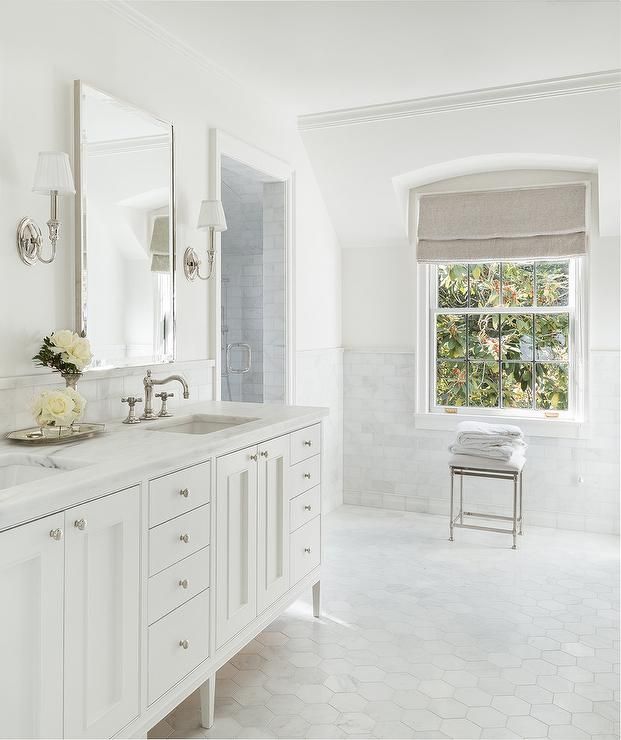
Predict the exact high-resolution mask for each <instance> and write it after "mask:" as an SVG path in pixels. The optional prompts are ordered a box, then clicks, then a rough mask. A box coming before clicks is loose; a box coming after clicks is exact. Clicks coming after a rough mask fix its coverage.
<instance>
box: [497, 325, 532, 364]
mask: <svg viewBox="0 0 621 740" xmlns="http://www.w3.org/2000/svg"><path fill="white" fill-rule="evenodd" d="M502 359H503V360H532V359H533V317H532V315H528V314H505V315H504V316H503V317H502Z"/></svg>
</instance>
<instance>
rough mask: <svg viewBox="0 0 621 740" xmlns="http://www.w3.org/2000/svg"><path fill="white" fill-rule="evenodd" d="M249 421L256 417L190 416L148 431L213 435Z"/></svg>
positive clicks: (162, 422) (161, 423) (170, 420)
mask: <svg viewBox="0 0 621 740" xmlns="http://www.w3.org/2000/svg"><path fill="white" fill-rule="evenodd" d="M251 421H257V419H256V417H255V418H251V417H247V416H218V415H215V414H192V415H191V416H182V417H180V418H178V419H174V418H173V419H168V420H166V421H160V422H158V423H157V425H155V426H152V427H150V429H151V431H153V432H172V433H173V434H213V433H214V432H221V431H222V430H223V429H229V428H230V427H237V426H240V425H241V424H248V423H250V422H251Z"/></svg>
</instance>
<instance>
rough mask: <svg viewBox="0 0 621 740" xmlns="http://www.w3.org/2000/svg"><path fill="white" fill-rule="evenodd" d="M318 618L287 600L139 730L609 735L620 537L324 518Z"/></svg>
mask: <svg viewBox="0 0 621 740" xmlns="http://www.w3.org/2000/svg"><path fill="white" fill-rule="evenodd" d="M324 540H325V549H324V574H323V580H322V591H323V594H322V595H323V617H322V618H321V619H319V620H315V619H313V617H312V614H311V608H310V594H309V601H298V602H296V603H295V604H294V605H293V606H292V607H291V608H290V609H289V610H288V611H287V613H286V614H285V615H283V617H282V618H280V619H278V620H277V621H276V622H274V623H273V624H272V625H270V627H269V628H268V629H267V630H266V631H265V632H263V633H262V634H261V635H259V636H258V637H257V639H256V640H253V641H252V642H251V643H250V644H249V645H248V646H247V647H246V648H245V649H244V650H243V651H242V652H241V653H239V654H238V655H237V656H236V657H235V658H233V659H232V660H231V661H230V663H228V664H227V665H226V666H224V667H223V668H222V669H221V670H220V671H219V672H218V681H217V690H216V697H217V698H216V720H215V724H214V726H213V728H211V729H210V730H203V729H201V728H200V724H199V703H198V696H197V695H196V694H194V695H192V696H190V697H189V698H188V699H187V700H186V701H185V702H183V703H182V704H181V705H180V706H179V707H177V709H175V710H174V711H173V712H172V713H171V714H170V715H169V716H168V717H167V718H166V719H165V720H163V721H162V722H160V723H159V724H158V725H157V726H156V727H154V728H153V730H152V731H151V732H150V733H149V737H150V738H163V737H172V738H195V737H197V738H200V737H205V738H264V737H281V738H429V739H431V738H456V739H462V738H493V739H494V740H502V738H529V739H534V738H550V740H587V738H592V740H608V739H609V738H610V739H611V740H612V738H618V737H619V630H618V628H619V539H618V538H617V537H614V536H610V535H598V534H586V533H578V532H569V531H560V530H552V529H543V528H534V527H533V528H531V529H528V528H526V529H525V535H524V537H523V538H520V541H519V543H518V547H519V549H518V550H517V551H513V550H511V549H510V544H511V542H510V537H509V536H505V535H499V534H492V533H487V532H474V531H464V530H457V531H456V541H455V542H454V543H449V542H448V541H447V519H446V518H444V517H440V516H433V515H428V514H412V513H405V512H391V511H388V510H378V509H366V508H359V507H353V506H343V507H341V508H340V509H338V510H336V511H335V512H333V513H331V514H330V515H329V516H327V517H326V518H325V526H324Z"/></svg>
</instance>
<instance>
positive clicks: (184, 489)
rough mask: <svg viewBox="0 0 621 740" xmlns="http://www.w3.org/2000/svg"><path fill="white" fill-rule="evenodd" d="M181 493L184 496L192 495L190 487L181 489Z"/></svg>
mask: <svg viewBox="0 0 621 740" xmlns="http://www.w3.org/2000/svg"><path fill="white" fill-rule="evenodd" d="M179 495H180V496H183V498H187V497H188V496H189V495H190V490H189V489H188V488H182V489H181V490H180V491H179Z"/></svg>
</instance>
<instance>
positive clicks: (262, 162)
mask: <svg viewBox="0 0 621 740" xmlns="http://www.w3.org/2000/svg"><path fill="white" fill-rule="evenodd" d="M209 137H210V138H209V143H210V147H209V149H210V156H209V158H210V162H211V166H210V167H209V192H210V193H211V197H213V198H217V199H218V200H221V197H222V194H221V182H222V157H223V156H226V157H230V158H231V159H234V160H236V161H237V162H241V163H242V164H245V165H247V166H248V167H252V169H254V170H258V171H259V172H263V173H264V174H266V175H269V176H270V177H273V178H275V179H276V180H280V181H283V182H285V187H286V203H285V209H286V213H285V219H286V230H285V239H286V245H285V249H286V256H285V259H286V264H285V273H286V287H285V292H286V308H285V310H286V317H285V323H286V342H287V353H286V366H285V383H286V386H285V403H295V372H296V363H295V356H296V351H295V348H296V332H295V211H296V209H295V170H294V169H293V167H292V166H291V165H290V164H289V163H288V162H285V161H284V160H282V159H279V158H278V157H275V156H274V155H273V154H269V152H266V151H263V150H262V149H259V148H258V147H255V146H253V145H252V144H248V143H247V142H245V141H243V140H241V139H238V138H236V137H235V136H231V135H230V134H227V133H226V132H224V131H221V130H220V129H211V131H210V133H209ZM220 244H221V239H220V234H217V240H216V250H217V251H218V252H220V251H221V250H220ZM221 277H222V275H221V260H220V259H217V262H216V273H215V277H214V286H215V287H214V289H213V291H212V294H213V298H212V300H211V301H210V308H211V314H212V316H213V317H214V321H213V336H212V341H211V352H212V355H213V357H215V372H214V399H216V400H218V401H220V400H221V396H222V382H221V371H222V368H221V364H222V363H221V352H220V332H221V328H222V316H221V312H220V303H221V293H222V291H221Z"/></svg>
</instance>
